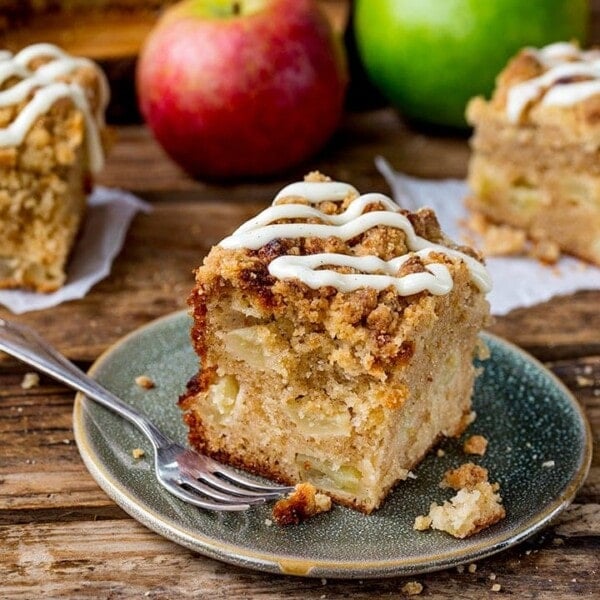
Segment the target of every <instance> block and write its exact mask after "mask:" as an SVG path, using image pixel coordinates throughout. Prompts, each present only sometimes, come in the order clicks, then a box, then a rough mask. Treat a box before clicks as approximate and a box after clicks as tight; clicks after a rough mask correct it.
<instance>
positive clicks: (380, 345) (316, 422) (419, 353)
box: [180, 174, 489, 513]
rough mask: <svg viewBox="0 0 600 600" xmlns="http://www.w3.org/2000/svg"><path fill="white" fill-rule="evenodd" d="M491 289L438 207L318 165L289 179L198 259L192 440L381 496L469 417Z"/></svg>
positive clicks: (243, 463) (370, 499) (263, 469)
mask: <svg viewBox="0 0 600 600" xmlns="http://www.w3.org/2000/svg"><path fill="white" fill-rule="evenodd" d="M488 289H489V280H488V275H487V272H486V270H485V268H484V266H483V264H482V263H481V262H480V260H479V258H478V257H477V256H476V255H475V254H474V253H473V252H472V251H471V250H469V249H466V248H459V247H457V246H456V245H454V244H453V243H452V242H451V241H450V240H448V239H447V238H446V237H445V236H444V235H443V233H442V232H441V231H440V228H439V225H438V223H437V220H436V218H435V215H434V214H433V212H432V211H431V210H429V209H421V210H419V211H417V212H414V213H410V212H407V211H403V210H401V209H400V208H399V207H398V206H397V205H396V204H394V203H393V202H392V201H391V200H390V199H389V198H388V197H386V196H384V195H382V194H365V195H363V196H359V194H358V192H357V191H356V190H355V189H354V188H353V187H352V186H350V185H347V184H344V183H338V182H334V181H329V180H327V179H326V178H323V177H322V176H320V175H318V174H312V175H311V176H309V177H307V180H306V181H304V182H299V183H296V184H291V185H290V186H287V187H286V188H284V189H283V190H282V191H281V192H280V193H279V194H278V195H277V197H276V199H275V201H274V203H273V205H272V206H271V207H270V208H268V209H266V210H265V211H263V212H262V213H260V214H259V215H258V216H257V217H255V218H254V219H251V220H250V221H248V222H247V223H245V224H244V225H242V226H241V227H240V228H239V229H238V230H237V231H236V232H235V233H234V234H233V235H232V236H230V237H228V238H226V239H224V240H223V241H222V242H221V243H220V244H219V245H218V246H216V247H214V248H213V249H212V250H211V252H210V253H209V255H208V256H207V258H206V259H205V261H204V264H203V266H201V267H200V268H199V269H198V270H197V272H196V286H195V288H194V290H193V292H192V294H191V296H190V300H189V302H190V306H191V310H192V315H193V318H194V325H193V329H192V338H193V344H194V347H195V350H196V352H197V353H198V355H199V357H200V362H201V369H200V371H199V373H198V375H197V376H196V377H194V378H193V379H192V380H191V381H190V382H189V384H188V390H187V392H186V393H185V394H184V395H183V396H182V397H181V399H180V405H181V407H182V409H183V410H184V411H185V420H186V422H187V424H188V426H189V438H190V442H191V443H192V445H193V446H194V447H196V448H197V449H198V450H199V451H201V452H206V453H208V454H210V455H211V456H214V457H216V458H217V459H219V460H222V461H225V462H227V463H230V464H233V465H237V466H240V467H243V468H246V469H249V470H251V471H253V472H256V473H260V474H263V475H266V476H268V477H271V478H274V479H277V480H279V481H282V482H286V483H290V484H292V483H298V482H309V483H311V484H313V485H314V486H315V487H316V488H317V489H318V490H319V491H320V492H326V493H328V494H330V495H331V496H332V497H333V498H334V499H335V500H337V501H338V502H340V503H342V504H345V505H348V506H351V507H354V508H357V509H359V510H362V511H364V512H367V513H368V512H371V511H372V510H373V509H375V508H377V507H378V506H380V504H381V502H382V501H383V499H384V498H385V496H386V494H387V492H388V491H389V490H390V489H391V487H392V486H393V485H394V484H395V483H396V482H398V481H400V480H403V479H405V478H406V477H407V475H408V472H409V470H410V469H412V468H413V467H414V466H415V465H416V464H417V463H418V462H419V461H420V460H421V459H422V458H423V456H424V455H425V454H426V452H427V451H428V449H429V448H430V447H431V446H432V445H433V444H435V443H436V441H437V440H438V439H439V438H441V437H442V436H454V435H458V434H460V433H461V432H462V431H463V429H464V428H465V426H466V424H467V423H468V420H469V415H470V412H471V393H472V388H473V380H474V377H475V369H474V367H473V364H472V359H473V355H474V352H475V351H476V348H477V346H478V332H479V331H480V329H481V328H482V326H483V325H484V324H485V323H486V321H487V319H488V314H489V307H488V303H487V301H486V299H485V293H486V291H487V290H488Z"/></svg>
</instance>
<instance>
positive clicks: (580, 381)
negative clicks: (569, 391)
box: [575, 375, 594, 387]
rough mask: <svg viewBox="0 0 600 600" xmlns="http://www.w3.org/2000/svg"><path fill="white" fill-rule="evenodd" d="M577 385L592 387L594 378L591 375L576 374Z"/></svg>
mask: <svg viewBox="0 0 600 600" xmlns="http://www.w3.org/2000/svg"><path fill="white" fill-rule="evenodd" d="M575 381H576V382H577V386H578V387H592V386H593V385H594V380H593V379H592V378H591V377H584V376H583V375H577V376H576V377H575Z"/></svg>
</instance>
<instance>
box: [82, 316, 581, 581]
mask: <svg viewBox="0 0 600 600" xmlns="http://www.w3.org/2000/svg"><path fill="white" fill-rule="evenodd" d="M188 331H189V319H188V317H187V315H186V314H184V313H176V314H173V315H170V316H168V317H165V318H163V319H160V320H158V321H155V322H154V323H151V324H149V325H147V326H146V327H143V328H142V329H140V330H138V331H135V332H133V333H132V334H130V335H129V336H127V337H126V338H124V339H123V340H122V341H121V342H119V343H118V344H116V345H115V346H113V347H112V348H111V349H110V350H108V352H106V353H105V354H104V355H103V356H102V357H101V358H100V359H99V360H98V361H97V362H96V364H95V365H94V366H93V368H92V370H91V372H92V374H93V376H94V377H96V378H97V379H98V380H99V381H100V382H102V383H103V384H104V385H105V386H106V387H108V388H109V389H110V390H112V391H113V392H115V393H116V394H117V395H118V396H120V397H121V398H122V399H123V400H125V401H126V402H129V403H130V404H132V405H133V406H135V407H137V408H138V409H139V410H141V411H142V412H144V413H146V414H147V415H148V416H149V417H150V418H151V419H153V420H154V422H155V423H156V424H157V425H158V426H159V427H160V428H161V429H162V430H163V431H164V432H165V433H167V434H168V435H170V436H172V437H173V438H175V439H176V440H179V441H181V442H185V439H186V432H185V429H184V426H183V425H182V422H181V415H180V412H179V409H178V408H177V406H176V400H177V397H178V395H179V394H180V393H181V392H183V390H184V387H185V383H186V382H187V380H188V379H189V377H191V375H193V374H194V371H195V369H196V366H197V360H196V357H195V355H194V353H193V351H192V349H191V347H190V342H189V338H188V335H189V334H188ZM484 337H485V340H486V341H487V343H488V344H489V346H490V349H491V353H492V356H491V359H490V360H488V361H487V362H485V364H484V370H483V374H482V375H481V376H480V377H479V379H478V380H477V385H476V388H475V395H474V405H475V410H476V411H477V414H478V415H479V416H478V418H477V420H476V422H475V423H474V424H473V425H471V427H470V428H469V431H468V432H467V433H468V434H469V433H479V434H482V435H484V436H486V437H487V438H488V440H489V447H488V451H487V453H486V455H485V456H484V457H482V458H479V459H477V457H476V461H475V462H479V463H481V464H482V465H483V466H485V467H487V468H488V469H489V471H490V477H491V479H492V480H493V481H499V482H500V484H501V489H502V496H503V498H504V504H505V506H506V511H507V517H506V519H504V520H503V521H501V522H500V523H498V524H496V525H494V526H492V527H490V528H489V529H487V530H485V531H483V532H480V533H479V534H477V535H475V536H473V537H471V538H469V539H466V540H456V539H454V538H452V537H450V536H449V535H446V534H444V533H441V532H437V531H428V532H417V531H414V530H413V528H412V525H413V521H414V518H415V516H416V515H419V514H424V513H427V511H428V509H429V504H430V503H431V502H432V501H433V500H435V501H438V502H439V501H441V500H443V499H447V498H448V497H449V496H450V495H451V494H450V493H449V492H448V491H447V490H443V489H441V488H440V487H439V486H438V484H439V482H440V480H441V478H442V475H443V473H444V471H445V470H446V469H448V468H450V467H455V466H458V465H459V464H461V463H463V462H465V461H466V460H468V459H467V457H466V456H465V455H464V454H463V453H462V451H461V449H460V448H461V440H448V441H446V442H445V444H444V445H443V448H444V450H445V451H446V454H445V456H444V457H443V458H438V457H436V456H434V454H435V453H431V455H430V456H428V457H427V458H426V459H425V461H423V463H422V464H421V465H420V466H419V468H418V469H417V470H416V475H417V478H416V479H414V480H408V481H406V482H404V483H402V484H400V485H399V486H398V487H397V488H396V490H395V491H394V492H393V493H392V494H391V495H390V497H389V498H388V500H387V501H386V502H385V504H384V506H383V508H381V509H380V510H378V511H377V512H375V513H374V514H372V515H370V516H364V515H362V514H360V513H358V512H355V511H352V510H349V509H346V508H341V507H337V506H336V507H334V508H333V510H332V511H331V512H329V513H325V514H322V515H318V516H317V517H315V518H313V519H310V520H309V521H307V522H305V523H303V524H301V525H298V526H293V527H287V528H281V527H278V526H276V525H268V524H267V523H268V521H267V523H266V522H265V521H266V520H268V518H269V517H270V508H271V507H270V506H260V507H255V508H251V509H249V510H248V511H246V512H243V513H229V514H228V513H216V512H206V511H202V510H200V509H197V508H195V507H193V506H190V505H187V504H185V503H183V502H181V501H179V500H178V499H176V498H174V497H173V496H171V495H170V494H169V493H168V492H166V491H165V490H163V489H162V488H161V487H160V486H159V484H158V483H157V481H156V479H155V477H154V472H153V464H152V451H151V447H150V445H149V444H148V443H147V442H146V440H145V439H144V438H143V436H142V434H140V433H138V431H137V430H136V429H134V428H133V426H131V425H129V424H128V423H127V422H125V421H124V420H122V419H120V418H119V417H117V416H115V415H113V414H112V413H110V412H108V411H107V410H106V409H104V408H102V407H100V406H98V405H96V404H94V403H93V402H91V401H90V400H87V399H85V398H83V397H82V396H78V397H77V400H76V402H75V410H74V426H75V437H76V440H77V445H78V446H79V451H80V453H81V456H82V457H83V460H84V462H85V464H86V465H87V467H88V469H89V470H90V472H91V473H92V475H93V476H94V478H95V479H96V481H97V482H98V483H99V484H100V486H101V487H102V488H103V489H104V491H105V492H106V493H107V494H108V495H109V496H110V497H111V498H112V499H113V500H114V501H115V502H116V503H117V504H119V505H120V506H121V507H122V508H123V509H124V510H125V511H127V512H128V513H129V514H130V515H132V516H133V517H134V518H135V519H137V520H138V521H140V522H141V523H143V524H144V525H146V526H147V527H149V528H150V529H153V530H154V531H156V532H157V533H159V534H160V535H163V536H165V537H166V538H169V539H171V540H173V541H174V542H177V543H178V544H181V545H183V546H186V547H188V548H191V549H192V550H195V551H197V552H199V553H201V554H205V555H207V556H211V557H213V558H217V559H220V560H223V561H226V562H229V563H233V564H236V565H241V566H245V567H249V568H253V569H259V570H263V571H269V572H275V573H288V574H294V575H308V576H314V577H361V578H363V577H385V576H389V575H406V574H415V573H423V572H427V571H434V570H438V569H443V568H446V567H450V566H453V565H458V564H461V563H465V562H470V561H474V560H477V559H480V558H483V557H485V556H488V555H490V554H493V553H496V552H499V551H501V550H503V549H505V548H507V547H509V546H512V545H514V544H516V543H518V542H520V541H522V540H523V539H525V538H526V537H528V536H530V535H532V534H533V533H535V532H536V531H538V530H539V529H541V528H542V527H543V526H544V525H545V524H547V523H548V521H550V519H552V518H553V517H554V516H555V515H557V514H558V513H559V512H560V511H562V510H563V509H564V508H565V507H566V506H567V505H568V504H569V502H571V500H572V499H573V497H574V495H575V493H576V491H577V489H578V488H579V487H580V485H581V484H582V483H583V481H584V479H585V477H586V474H587V471H588V468H589V463H590V457H591V435H590V430H589V425H588V424H587V422H586V420H585V418H584V416H583V414H582V412H581V409H580V408H579V406H578V404H577V402H576V401H575V399H574V398H573V397H572V396H571V395H570V393H569V392H568V391H567V389H566V388H565V387H564V386H563V385H562V384H561V383H560V382H559V381H558V380H557V379H556V378H555V377H554V376H553V375H552V374H550V373H549V372H548V371H547V370H545V369H544V368H543V367H542V365H541V364H539V363H538V362H537V361H535V360H534V359H532V358H531V357H529V356H527V355H526V354H524V353H523V352H522V351H521V350H519V349H517V348H516V347H515V346H512V345H510V344H508V343H507V342H504V341H502V340H500V339H498V338H496V337H493V336H490V335H484ZM140 374H147V375H149V376H150V377H151V378H152V379H153V380H154V381H155V382H156V387H155V388H154V389H152V390H147V391H146V390H142V389H140V388H139V387H138V386H137V385H136V384H135V383H134V379H135V377H136V376H138V375H140ZM138 447H140V448H142V449H144V450H145V451H146V456H145V457H144V458H143V459H141V460H137V461H136V460H134V459H133V457H132V455H131V451H132V449H134V448H138ZM547 461H554V466H552V467H549V466H547V465H548V462H547ZM544 463H546V466H544Z"/></svg>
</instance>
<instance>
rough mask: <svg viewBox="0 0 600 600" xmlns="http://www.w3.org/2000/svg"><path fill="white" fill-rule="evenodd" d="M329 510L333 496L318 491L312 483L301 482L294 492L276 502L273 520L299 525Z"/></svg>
mask: <svg viewBox="0 0 600 600" xmlns="http://www.w3.org/2000/svg"><path fill="white" fill-rule="evenodd" d="M328 510H331V498H330V497H329V496H328V495H327V494H321V493H319V492H317V490H316V488H315V486H314V485H312V484H311V483H299V484H298V485H296V487H295V488H294V491H293V492H291V493H290V494H288V495H287V496H286V497H285V498H282V499H281V500H278V501H277V502H276V503H275V506H274V507H273V520H274V521H275V523H277V524H278V525H298V523H301V522H302V521H304V520H305V519H308V518H310V517H313V516H315V515H318V514H319V513H322V512H327V511H328Z"/></svg>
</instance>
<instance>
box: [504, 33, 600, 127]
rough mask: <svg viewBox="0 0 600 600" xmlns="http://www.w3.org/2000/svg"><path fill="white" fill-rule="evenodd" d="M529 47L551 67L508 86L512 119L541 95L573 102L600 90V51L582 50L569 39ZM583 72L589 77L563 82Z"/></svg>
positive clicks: (546, 100)
mask: <svg viewBox="0 0 600 600" xmlns="http://www.w3.org/2000/svg"><path fill="white" fill-rule="evenodd" d="M528 51H529V52H530V53H531V54H532V55H533V56H535V57H536V59H537V60H538V61H539V62H540V63H541V64H542V65H543V66H544V67H546V68H547V69H548V70H547V71H546V72H545V73H543V74H542V75H540V76H539V77H535V78H533V79H529V80H527V81H524V82H522V83H518V84H516V85H514V86H512V87H511V88H510V89H509V90H508V96H507V100H506V116H507V117H508V119H509V121H511V122H513V123H516V122H518V121H519V119H520V118H521V115H522V114H523V111H524V110H525V109H526V107H527V106H528V105H529V104H530V103H531V102H534V101H535V100H537V99H538V98H541V103H542V104H543V105H546V106H570V105H573V104H576V103H577V102H581V101H582V100H585V99H587V98H589V97H591V96H593V95H595V94H598V93H600V51H598V50H586V51H582V50H580V49H579V48H577V47H576V46H574V45H573V44H569V43H566V42H558V43H556V44H550V45H549V46H546V47H544V48H541V49H539V50H537V49H534V48H529V49H528ZM580 76H581V77H585V78H586V79H587V80H586V81H574V82H565V83H560V80H561V79H567V78H571V77H580ZM557 83H558V84H559V85H556V84H557Z"/></svg>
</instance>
